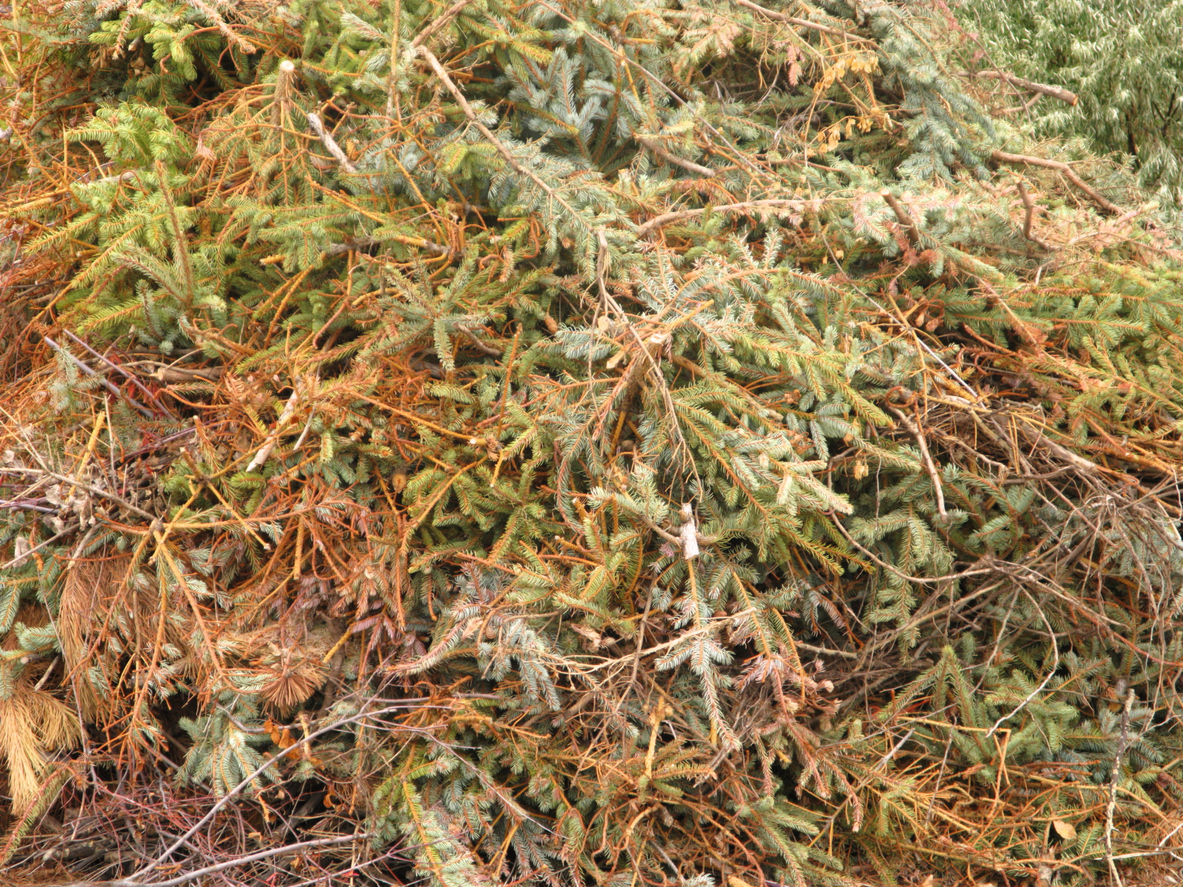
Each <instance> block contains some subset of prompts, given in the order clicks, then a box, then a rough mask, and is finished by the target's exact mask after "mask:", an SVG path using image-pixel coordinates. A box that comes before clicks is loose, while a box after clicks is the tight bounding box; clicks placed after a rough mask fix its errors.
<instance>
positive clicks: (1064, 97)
mask: <svg viewBox="0 0 1183 887" xmlns="http://www.w3.org/2000/svg"><path fill="white" fill-rule="evenodd" d="M975 76H978V77H987V78H990V79H993V80H1002V81H1004V82H1006V83H1009V84H1011V85H1012V86H1017V87H1019V88H1021V89H1025V90H1027V91H1028V92H1034V93H1038V94H1039V95H1046V96H1051V97H1052V98H1054V99H1059V100H1060V101H1061V102H1067V103H1068V104H1069V105H1075V104H1076V103H1077V102H1078V101H1079V99H1078V98H1077V95H1076V93H1074V92H1071V91H1070V90H1067V89H1064V87H1062V86H1049V85H1048V84H1046V83H1036V82H1034V81H1033V80H1024V79H1023V78H1022V77H1016V76H1015V75H1014V74H1008V73H1006V72H1005V71H997V70H995V71H978V72H977V74H976V75H975Z"/></svg>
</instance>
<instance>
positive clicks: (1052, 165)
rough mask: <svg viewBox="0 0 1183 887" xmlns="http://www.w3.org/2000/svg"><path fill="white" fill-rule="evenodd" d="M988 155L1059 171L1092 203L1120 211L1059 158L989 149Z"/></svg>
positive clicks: (1104, 208)
mask: <svg viewBox="0 0 1183 887" xmlns="http://www.w3.org/2000/svg"><path fill="white" fill-rule="evenodd" d="M990 157H991V158H992V159H993V160H995V161H997V162H998V163H1013V164H1021V165H1024V166H1042V167H1043V168H1044V169H1054V170H1056V171H1057V172H1061V173H1063V174H1064V176H1065V177H1066V178H1067V179H1068V181H1070V182H1072V184H1073V185H1075V186H1076V187H1077V188H1079V189H1080V190H1081V191H1083V192H1084V193H1085V194H1086V195H1087V196H1088V198H1089V200H1091V201H1092V202H1093V203H1095V204H1096V205H1097V206H1098V207H1099V208H1100V209H1103V210H1104V211H1105V212H1107V213H1120V212H1121V207H1120V206H1118V205H1117V204H1116V203H1114V202H1113V201H1111V200H1109V199H1107V198H1106V197H1105V196H1104V195H1102V194H1101V192H1100V191H1098V190H1097V189H1096V188H1094V187H1093V186H1092V185H1090V184H1089V183H1088V182H1086V181H1085V180H1084V179H1082V178H1081V177H1080V176H1078V175H1077V174H1076V172H1075V170H1073V169H1072V167H1071V166H1069V165H1068V164H1067V163H1064V162H1063V161H1061V160H1046V159H1045V158H1043V157H1030V156H1028V155H1026V154H1008V153H1007V152H1006V151H991V152H990Z"/></svg>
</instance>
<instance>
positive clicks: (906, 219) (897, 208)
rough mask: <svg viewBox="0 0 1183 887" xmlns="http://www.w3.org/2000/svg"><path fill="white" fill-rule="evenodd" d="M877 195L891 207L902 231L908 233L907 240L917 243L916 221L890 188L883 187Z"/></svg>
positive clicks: (913, 244) (918, 232)
mask: <svg viewBox="0 0 1183 887" xmlns="http://www.w3.org/2000/svg"><path fill="white" fill-rule="evenodd" d="M879 196H880V197H882V198H883V199H884V200H885V201H886V202H887V205H888V206H890V207H891V211H892V212H894V213H895V217H896V218H897V219H898V220H899V223H900V225H901V226H902V227H903V229H904V233H905V234H907V235H908V242H909V243H910V244H912V246H916V245H917V244H919V243H920V231H919V229H918V228H917V227H916V223H915V222H914V221H913V220H912V217H911V216H910V215H908V211H907V210H906V209H904V205H903V204H902V203H900V202H899V200H898V199H897V198H896V196H895V195H894V194H892V193H891V189H890V188H884V189H883V190H882V191H880V192H879Z"/></svg>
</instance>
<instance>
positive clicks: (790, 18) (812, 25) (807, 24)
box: [735, 0, 873, 45]
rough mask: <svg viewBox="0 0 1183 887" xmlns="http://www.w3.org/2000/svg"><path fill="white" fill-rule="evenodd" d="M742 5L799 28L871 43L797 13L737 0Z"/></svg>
mask: <svg viewBox="0 0 1183 887" xmlns="http://www.w3.org/2000/svg"><path fill="white" fill-rule="evenodd" d="M735 2H736V3H738V4H739V5H740V6H742V7H744V8H745V9H750V10H752V12H758V13H760V15H762V16H764V17H765V18H770V19H775V20H776V21H778V22H785V23H787V24H790V25H796V26H797V27H798V28H807V29H808V30H810V31H818V32H819V33H822V34H829V35H831V36H832V37H841V38H843V39H844V40H857V41H858V42H859V43H870V44H872V45H873V41H871V40H868V39H867V38H866V37H860V36H858V34H852V33H850V32H849V31H843V30H841V29H839V28H832V27H830V26H829V25H823V24H821V23H820V22H811V21H810V20H809V19H805V18H798V17H797V16H795V15H785V14H784V13H783V12H774V11H773V10H771V9H765V8H764V7H763V6H757V5H756V4H755V3H752V2H750V0H735Z"/></svg>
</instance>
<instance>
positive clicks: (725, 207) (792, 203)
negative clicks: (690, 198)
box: [637, 173, 817, 238]
mask: <svg viewBox="0 0 1183 887" xmlns="http://www.w3.org/2000/svg"><path fill="white" fill-rule="evenodd" d="M712 174H713V173H712ZM811 208H812V209H816V208H817V204H816V203H815V202H813V201H807V200H794V199H785V198H771V199H768V200H748V201H745V202H743V203H725V204H722V205H721V206H706V207H702V208H700V209H680V210H674V211H672V212H667V213H662V214H661V215H658V216H654V217H653V218H652V219H650V220H649V221H648V222H645V224H643V225H641V226H640V227H639V228H637V237H638V238H642V237H648V236H649V235H650V234H652V233H653V232H654V231H656V230H657V229H658V228H663V227H665V226H666V225H670V224H673V223H674V222H680V221H682V220H683V219H695V218H698V217H699V216H704V215H707V214H710V213H733V212H736V213H741V212H751V211H757V212H758V211H761V210H774V209H784V210H790V211H792V212H795V213H797V212H804V211H805V210H806V209H811Z"/></svg>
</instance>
